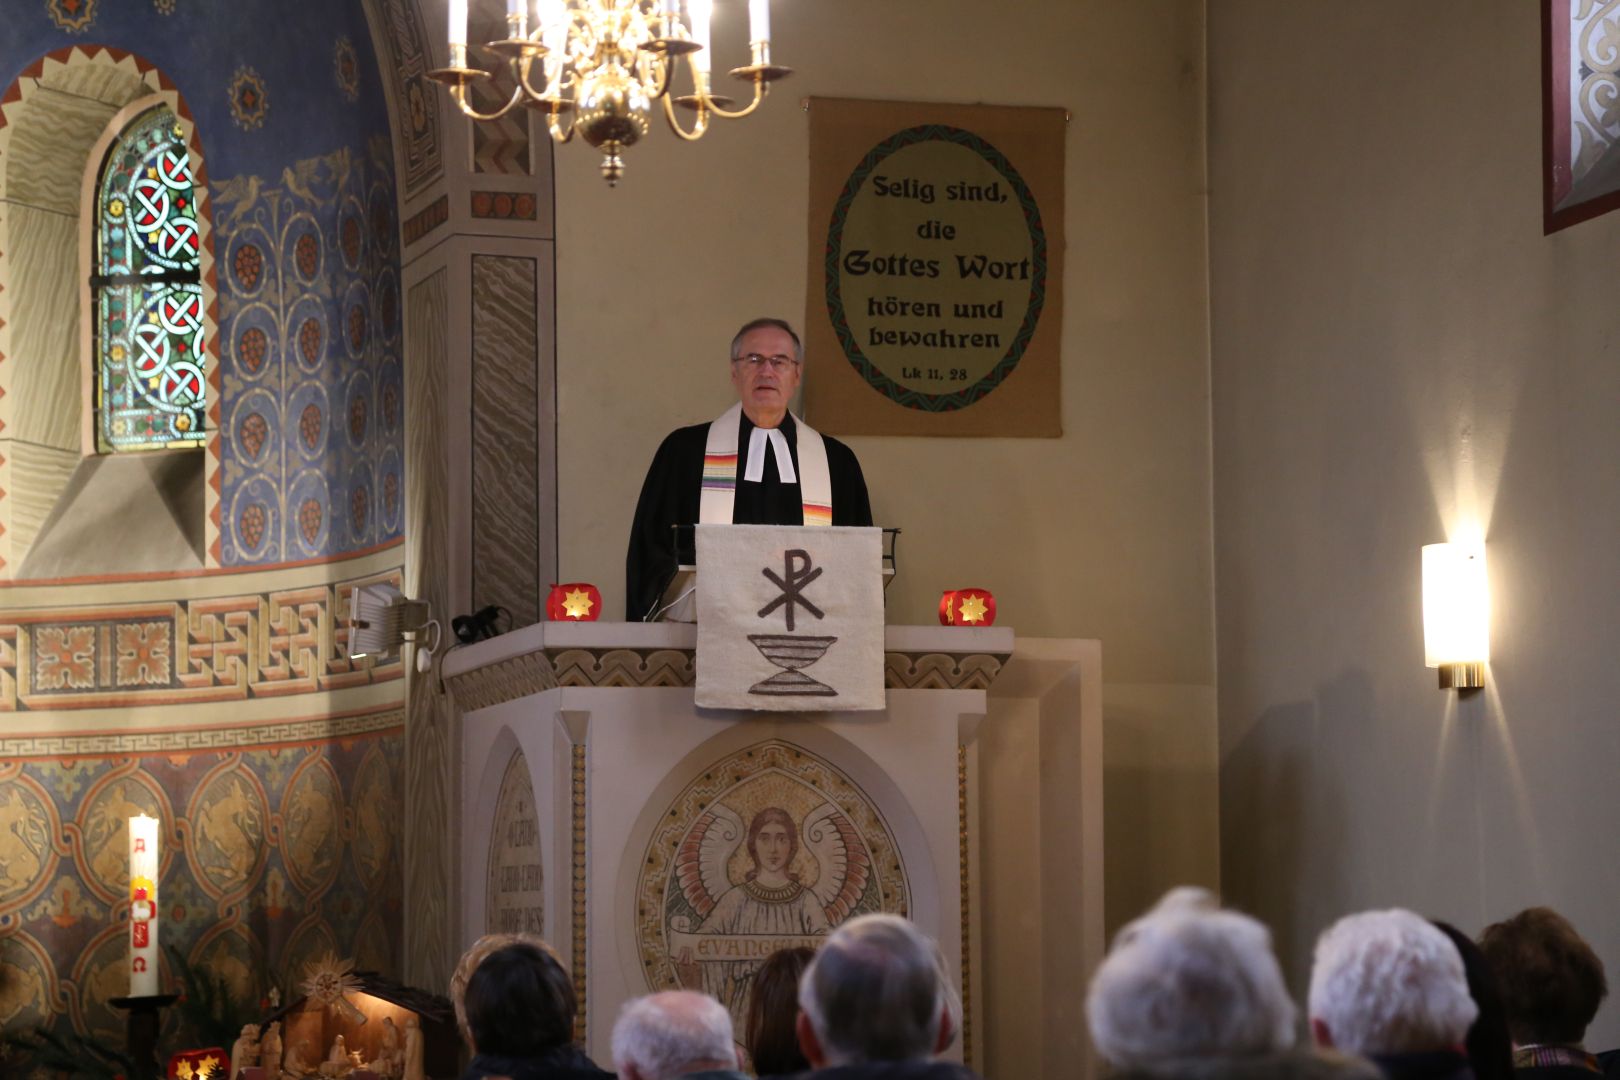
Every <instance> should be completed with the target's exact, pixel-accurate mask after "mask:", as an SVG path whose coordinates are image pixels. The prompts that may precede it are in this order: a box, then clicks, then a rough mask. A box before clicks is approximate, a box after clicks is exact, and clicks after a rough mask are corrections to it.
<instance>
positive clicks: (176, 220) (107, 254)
mask: <svg viewBox="0 0 1620 1080" xmlns="http://www.w3.org/2000/svg"><path fill="white" fill-rule="evenodd" d="M131 113H133V115H129V114H131ZM120 121H123V126H121V127H117V126H116V125H117V123H118V122H120ZM109 135H110V136H111V139H110V142H109V143H108V145H107V147H106V150H105V153H104V154H103V155H102V157H101V160H100V167H99V169H98V170H97V173H96V179H95V196H94V203H93V206H94V212H95V219H94V226H93V231H92V238H91V240H92V244H93V248H94V251H93V257H92V259H91V260H90V268H91V273H90V278H89V285H90V290H89V291H90V313H89V314H90V319H91V322H92V339H93V340H92V345H91V354H90V355H91V362H92V364H93V368H94V393H95V408H94V413H95V420H94V424H95V428H94V431H95V442H94V447H95V451H96V452H97V453H102V454H105V453H116V452H122V451H131V450H162V449H171V450H172V449H184V448H201V447H202V446H203V444H204V442H205V440H206V438H207V430H206V428H207V398H208V394H207V382H208V378H207V357H208V350H207V340H206V322H207V320H206V318H205V314H204V308H205V305H204V301H203V289H202V276H201V262H202V257H201V256H202V252H201V230H200V229H199V226H198V222H197V197H196V190H195V183H194V181H193V178H192V172H191V160H190V154H189V153H188V152H187V149H186V144H185V140H184V137H183V132H182V128H181V126H180V122H179V120H178V118H177V117H176V116H175V114H174V112H173V110H172V109H170V108H169V106H168V105H167V104H163V103H161V102H158V101H155V100H152V101H143V102H137V103H135V104H134V105H132V106H130V107H129V108H127V109H125V110H124V112H123V113H120V115H119V117H118V118H117V119H116V120H115V124H114V125H110V130H109Z"/></svg>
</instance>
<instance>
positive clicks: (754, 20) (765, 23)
mask: <svg viewBox="0 0 1620 1080" xmlns="http://www.w3.org/2000/svg"><path fill="white" fill-rule="evenodd" d="M769 40H771V0H748V42H749V44H754V43H756V42H760V41H769Z"/></svg>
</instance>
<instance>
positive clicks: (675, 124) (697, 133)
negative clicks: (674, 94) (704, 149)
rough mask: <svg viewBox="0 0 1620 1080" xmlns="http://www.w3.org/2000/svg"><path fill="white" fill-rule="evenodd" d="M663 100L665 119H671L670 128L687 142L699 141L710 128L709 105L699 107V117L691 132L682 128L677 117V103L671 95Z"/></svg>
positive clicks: (665, 96) (694, 122)
mask: <svg viewBox="0 0 1620 1080" xmlns="http://www.w3.org/2000/svg"><path fill="white" fill-rule="evenodd" d="M663 102H664V119H665V120H667V121H669V130H671V131H673V132H674V133H675V134H677V135H679V136H680V137H681V138H683V139H685V140H686V141H687V142H697V141H698V140H699V139H701V138H703V133H704V132H705V131H707V130H709V110H708V108H707V107H704V108H700V109H698V111H697V119H696V120H695V121H693V123H692V130H691V132H690V133H688V132H687V131H684V130H682V128H681V123H680V121H679V120H677V119H675V103H674V102H672V101H671V100H670V99H669V95H667V94H666V95H664V98H663Z"/></svg>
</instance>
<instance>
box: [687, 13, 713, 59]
mask: <svg viewBox="0 0 1620 1080" xmlns="http://www.w3.org/2000/svg"><path fill="white" fill-rule="evenodd" d="M713 8H714V0H690V2H689V3H688V4H687V5H686V10H687V12H689V13H690V14H691V16H692V40H693V41H694V42H695V43H696V44H697V45H698V51H697V52H695V53H693V54H692V66H693V68H695V69H696V70H697V71H700V72H702V73H703V74H704V75H707V74H708V73H709V12H710V11H711V10H712V9H713Z"/></svg>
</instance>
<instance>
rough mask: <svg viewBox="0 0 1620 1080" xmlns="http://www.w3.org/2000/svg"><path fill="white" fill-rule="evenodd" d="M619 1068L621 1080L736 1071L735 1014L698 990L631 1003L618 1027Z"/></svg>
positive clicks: (615, 1041) (670, 992)
mask: <svg viewBox="0 0 1620 1080" xmlns="http://www.w3.org/2000/svg"><path fill="white" fill-rule="evenodd" d="M613 1066H614V1068H615V1069H617V1070H618V1073H619V1078H620V1080H675V1078H676V1077H679V1076H685V1075H686V1074H687V1073H694V1072H706V1071H709V1070H713V1069H735V1068H736V1067H737V1048H736V1043H735V1042H734V1041H733V1037H732V1033H731V1014H730V1013H728V1012H727V1011H726V1008H725V1006H724V1005H721V1004H720V1003H719V1002H718V1001H716V1000H715V999H714V998H712V997H710V996H709V995H707V994H699V993H697V992H695V991H692V990H668V991H665V992H664V993H661V994H649V995H648V996H646V997H643V998H636V999H635V1000H633V1001H629V1002H626V1003H625V1006H624V1008H622V1009H620V1010H619V1019H618V1021H617V1022H616V1023H615V1024H614V1025H613Z"/></svg>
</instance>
